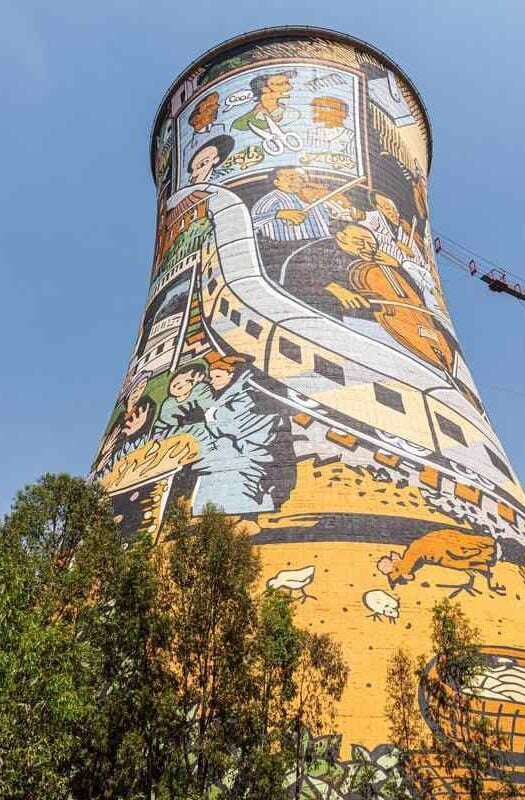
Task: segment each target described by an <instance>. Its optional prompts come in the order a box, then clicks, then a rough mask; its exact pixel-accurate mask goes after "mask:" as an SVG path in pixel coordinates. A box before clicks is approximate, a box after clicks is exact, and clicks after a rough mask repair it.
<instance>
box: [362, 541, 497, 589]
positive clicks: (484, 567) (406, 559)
mask: <svg viewBox="0 0 525 800" xmlns="http://www.w3.org/2000/svg"><path fill="white" fill-rule="evenodd" d="M496 560H497V543H496V541H495V540H494V539H493V538H492V536H488V535H485V534H476V533H466V532H465V533H463V532H462V531H455V530H452V529H449V528H441V529H440V530H437V531H431V532H430V533H427V534H425V535H424V536H421V538H419V539H416V540H415V541H413V542H411V544H409V545H408V547H407V548H406V550H405V552H404V553H403V555H400V554H399V553H396V552H391V553H390V555H389V556H383V557H382V558H380V559H379V561H378V562H377V568H378V570H379V571H380V572H381V573H382V574H383V575H386V576H387V577H388V580H389V583H390V586H391V587H394V586H395V585H396V584H398V583H405V582H406V581H412V580H414V577H415V573H416V572H417V571H418V570H420V569H421V567H423V566H425V564H434V565H437V566H441V567H446V568H447V569H455V570H459V571H462V572H465V573H466V574H467V575H468V576H469V579H468V581H466V582H465V583H461V584H447V583H440V584H437V586H439V587H440V588H446V589H453V591H452V592H451V593H450V595H449V596H450V597H456V596H457V595H458V594H459V593H460V592H467V594H469V595H471V596H472V597H475V596H476V595H478V594H482V592H481V591H480V590H479V589H476V588H475V587H474V580H475V577H476V575H477V574H479V575H483V577H484V578H485V579H486V581H487V586H488V589H489V591H491V592H494V593H495V594H505V593H506V589H505V586H502V585H501V584H499V583H493V582H492V567H493V566H494V564H495V563H496Z"/></svg>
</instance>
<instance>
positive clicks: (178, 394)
mask: <svg viewBox="0 0 525 800" xmlns="http://www.w3.org/2000/svg"><path fill="white" fill-rule="evenodd" d="M192 389H193V377H192V374H191V373H190V372H186V373H184V374H183V375H176V376H175V377H174V378H173V379H172V381H171V383H170V394H171V396H172V397H174V398H175V400H177V402H179V403H181V402H183V401H184V400H187V399H188V397H189V396H190V394H191V390H192Z"/></svg>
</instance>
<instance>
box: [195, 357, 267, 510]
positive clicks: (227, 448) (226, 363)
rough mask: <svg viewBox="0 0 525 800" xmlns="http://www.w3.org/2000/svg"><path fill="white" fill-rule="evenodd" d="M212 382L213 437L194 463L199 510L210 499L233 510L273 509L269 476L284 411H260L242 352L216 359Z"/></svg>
mask: <svg viewBox="0 0 525 800" xmlns="http://www.w3.org/2000/svg"><path fill="white" fill-rule="evenodd" d="M209 382H210V384H211V387H212V389H213V402H212V403H211V404H210V405H209V407H208V409H207V411H206V425H207V430H208V431H209V432H210V434H211V438H210V439H208V440H206V441H205V442H204V443H203V446H202V448H201V454H202V455H201V458H200V459H199V460H198V461H197V462H195V464H194V465H192V471H193V472H194V473H195V475H196V476H197V483H196V487H195V492H194V495H193V512H194V513H195V514H199V513H201V511H202V508H203V507H204V505H205V504H206V503H207V502H209V501H210V500H213V502H214V503H216V504H217V505H218V506H219V507H221V508H223V509H224V510H225V511H226V512H227V513H236V514H237V513H238V514H242V513H244V514H248V513H255V512H262V511H271V510H273V509H274V507H275V503H274V500H273V498H272V496H271V494H270V491H269V489H270V487H269V486H268V482H267V481H266V480H265V477H266V475H267V473H268V470H269V469H270V467H271V465H272V463H273V461H274V455H273V453H272V445H273V444H274V442H275V439H276V435H277V426H278V415H277V414H276V413H275V412H274V413H268V412H266V411H264V410H262V411H261V410H259V409H258V407H257V401H256V397H255V396H254V394H255V392H254V388H253V386H252V385H251V383H250V370H249V367H248V366H247V362H246V359H245V358H243V357H242V356H235V355H233V356H223V357H221V358H219V359H218V360H216V361H215V362H214V363H213V364H212V365H211V367H210V374H209ZM219 476H220V479H219Z"/></svg>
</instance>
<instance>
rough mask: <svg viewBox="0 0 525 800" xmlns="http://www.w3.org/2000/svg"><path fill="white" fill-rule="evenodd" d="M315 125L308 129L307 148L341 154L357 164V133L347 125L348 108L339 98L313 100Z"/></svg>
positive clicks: (316, 98)
mask: <svg viewBox="0 0 525 800" xmlns="http://www.w3.org/2000/svg"><path fill="white" fill-rule="evenodd" d="M311 105H312V119H313V122H314V125H313V126H312V127H310V128H308V129H307V131H306V139H305V147H306V149H307V150H315V151H317V152H320V153H340V154H342V155H345V156H347V157H348V158H349V159H351V160H352V161H353V162H354V165H355V163H356V143H355V133H354V131H353V129H352V128H348V127H347V126H346V125H345V122H346V119H347V117H348V106H347V104H346V103H345V102H344V101H343V100H339V98H337V97H315V98H314V99H313V100H312V104H311Z"/></svg>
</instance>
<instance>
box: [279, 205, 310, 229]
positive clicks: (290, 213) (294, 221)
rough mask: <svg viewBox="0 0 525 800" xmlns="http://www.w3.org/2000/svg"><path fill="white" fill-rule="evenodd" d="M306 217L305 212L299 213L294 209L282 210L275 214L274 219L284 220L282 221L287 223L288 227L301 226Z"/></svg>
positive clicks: (306, 213)
mask: <svg viewBox="0 0 525 800" xmlns="http://www.w3.org/2000/svg"><path fill="white" fill-rule="evenodd" d="M307 216H308V212H307V211H300V210H297V209H295V208H283V209H282V210H281V211H278V212H277V214H276V215H275V218H276V219H284V221H285V222H288V223H289V224H290V225H301V224H302V223H303V222H304V221H305V219H306V217H307Z"/></svg>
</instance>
